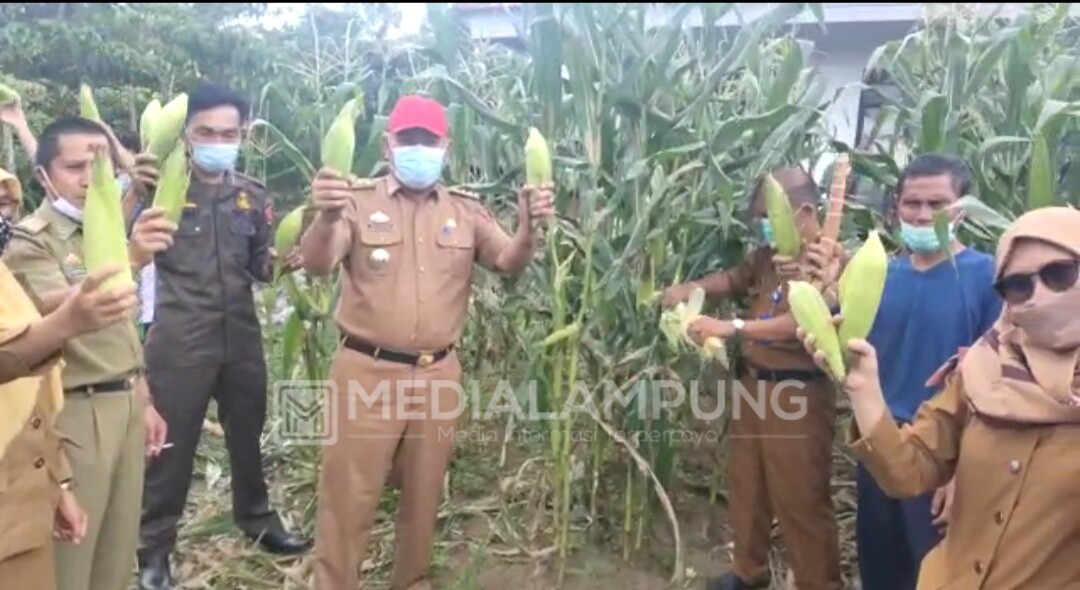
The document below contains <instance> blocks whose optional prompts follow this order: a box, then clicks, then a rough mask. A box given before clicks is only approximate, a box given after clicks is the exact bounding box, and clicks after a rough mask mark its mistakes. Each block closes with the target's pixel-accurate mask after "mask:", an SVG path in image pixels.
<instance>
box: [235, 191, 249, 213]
mask: <svg viewBox="0 0 1080 590" xmlns="http://www.w3.org/2000/svg"><path fill="white" fill-rule="evenodd" d="M236 208H237V209H239V210H241V211H248V210H250V209H251V200H250V199H249V198H248V194H247V193H246V192H244V191H240V194H239V195H236Z"/></svg>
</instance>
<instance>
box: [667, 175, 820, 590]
mask: <svg viewBox="0 0 1080 590" xmlns="http://www.w3.org/2000/svg"><path fill="white" fill-rule="evenodd" d="M773 176H774V177H775V178H776V179H777V181H778V182H779V183H780V184H781V185H782V186H783V187H784V189H785V190H786V191H787V193H788V195H789V197H790V198H791V202H792V207H793V208H794V209H796V225H797V226H798V227H799V229H800V233H801V236H802V238H803V241H804V242H812V241H815V240H817V237H818V235H819V234H820V230H821V228H820V226H819V224H818V221H817V215H816V206H815V205H816V203H817V202H818V191H817V187H816V186H815V184H814V181H813V179H812V178H811V177H810V176H809V175H808V174H807V173H806V172H805V171H803V170H802V169H799V168H782V169H779V170H777V171H775V172H773ZM753 195H754V198H753V200H752V205H751V212H752V214H753V215H754V217H755V218H757V219H759V220H761V223H762V233H763V236H762V239H763V241H764V242H765V243H769V242H771V241H772V234H771V229H770V226H769V224H768V219H767V217H766V215H767V213H766V211H765V203H764V195H763V193H762V191H761V183H760V182H759V184H758V187H757V189H756V190H755V191H754V193H753ZM790 264H791V261H788V260H786V259H782V258H780V257H779V256H777V255H776V254H775V252H774V250H773V249H772V248H771V247H769V246H762V247H759V248H756V249H754V250H752V251H751V252H750V253H749V254H748V255H747V257H746V259H745V260H744V261H743V262H742V263H741V264H739V265H738V266H737V267H735V268H733V269H729V270H723V271H719V272H716V273H713V274H711V275H708V276H706V277H703V278H701V279H699V280H696V281H691V282H690V283H686V284H680V285H674V286H672V287H669V288H668V289H666V290H665V292H664V297H663V303H664V304H665V305H674V304H675V303H677V302H679V301H684V300H686V299H687V297H688V296H689V294H690V290H691V289H692V288H693V287H694V286H695V285H697V286H700V287H701V288H702V289H703V290H704V291H705V293H706V295H707V296H709V297H714V298H715V297H726V298H733V297H742V296H746V297H747V298H748V317H749V318H751V319H747V320H742V319H734V320H719V319H715V318H708V317H705V318H700V319H699V320H698V321H697V322H695V323H694V324H692V325H691V326H690V335H691V336H692V337H693V338H694V339H695V340H696V341H698V342H704V341H705V340H706V339H707V338H709V337H712V336H717V337H720V338H722V339H726V340H730V339H739V340H740V350H741V353H742V354H741V358H739V359H738V360H737V361H736V376H737V378H738V382H739V384H740V385H741V387H742V388H743V389H741V390H740V389H736V390H735V391H733V392H732V394H731V396H730V398H731V399H730V401H729V402H728V404H729V405H728V407H729V408H730V409H731V411H732V419H731V425H730V430H729V433H730V436H729V439H728V445H729V447H728V465H727V469H728V486H729V497H730V505H731V510H730V511H729V512H728V515H729V518H730V519H731V528H732V535H733V537H734V538H733V540H734V545H735V549H734V560H733V562H732V567H731V571H730V572H728V573H727V574H726V575H724V576H723V577H720V578H717V579H714V580H710V581H709V582H708V583H707V584H708V585H707V587H708V588H709V589H710V590H740V589H743V588H768V587H769V582H770V580H769V562H768V553H769V544H770V537H771V530H772V520H773V515H774V514H775V515H776V517H777V518H778V519H779V521H780V531H781V534H782V536H783V539H784V542H785V544H786V545H787V548H788V552H789V554H790V555H791V566H792V570H793V571H794V574H795V580H796V583H797V585H798V587H799V588H800V590H821V589H839V588H840V587H841V579H840V550H839V532H838V527H837V524H836V520H835V516H834V509H833V503H832V497H831V493H830V487H829V486H830V476H831V474H832V441H833V435H834V432H835V418H836V406H835V395H836V394H835V390H834V387H833V386H832V384H831V383H830V382H829V380H828V379H827V378H826V376H825V374H824V373H822V372H821V371H820V370H818V369H817V367H815V366H814V361H813V359H812V358H811V357H810V355H808V354H807V353H806V351H805V350H804V349H803V347H802V346H801V344H800V343H799V341H798V340H797V339H796V337H795V329H796V324H795V320H794V319H793V317H792V316H791V314H790V311H789V309H788V305H787V301H786V291H787V290H786V289H785V288H784V285H785V284H786V281H785V280H784V279H783V278H782V277H781V275H780V273H779V271H778V267H780V266H781V265H790ZM759 384H760V385H763V387H761V386H759ZM747 396H749V398H750V399H751V400H753V402H747V401H746V398H747ZM774 400H775V401H774ZM752 403H758V404H761V406H762V408H763V409H762V410H761V411H760V412H759V411H758V410H757V409H755V408H754V406H753V405H752ZM800 412H802V413H800Z"/></svg>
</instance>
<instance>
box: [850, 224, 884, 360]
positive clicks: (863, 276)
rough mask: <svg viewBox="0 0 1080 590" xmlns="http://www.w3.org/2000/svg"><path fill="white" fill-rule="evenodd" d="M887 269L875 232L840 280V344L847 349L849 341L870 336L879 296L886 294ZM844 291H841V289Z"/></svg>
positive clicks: (852, 258)
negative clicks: (841, 319)
mask: <svg viewBox="0 0 1080 590" xmlns="http://www.w3.org/2000/svg"><path fill="white" fill-rule="evenodd" d="M888 270H889V255H888V254H887V253H886V252H885V246H884V245H883V244H882V243H881V237H880V236H879V235H878V232H877V231H871V232H870V236H869V237H868V238H867V240H866V242H865V243H863V245H862V247H861V248H859V250H858V251H857V252H856V253H855V255H854V256H852V257H851V261H849V262H848V265H847V267H846V268H845V269H844V273H843V275H841V278H840V284H841V289H842V292H841V293H840V301H841V303H840V315H841V317H842V318H843V321H842V322H841V324H840V335H839V336H840V345H841V346H842V347H843V348H845V349H846V348H847V345H848V342H850V341H851V340H852V339H863V338H866V336H867V335H868V334H869V333H870V328H872V327H873V325H874V318H875V317H877V310H878V306H880V305H881V296H882V293H884V291H885V276H886V274H887V273H888ZM845 287H846V288H847V290H846V291H843V289H844V288H845Z"/></svg>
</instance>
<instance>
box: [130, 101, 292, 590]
mask: <svg viewBox="0 0 1080 590" xmlns="http://www.w3.org/2000/svg"><path fill="white" fill-rule="evenodd" d="M247 119H248V104H247V102H246V101H245V100H244V99H243V98H241V97H240V96H238V95H237V94H235V93H234V92H232V91H231V90H229V89H226V88H221V87H218V86H212V85H204V86H200V87H199V88H198V89H196V90H195V91H194V92H192V93H191V94H190V95H189V99H188V114H187V123H186V125H185V131H184V133H185V138H186V141H187V143H188V145H189V146H190V148H191V149H190V154H191V164H192V166H191V167H192V178H191V187H190V189H189V190H188V193H187V203H186V204H185V205H184V210H183V216H182V217H181V220H180V222H179V227H178V229H177V231H176V233H175V236H174V240H175V241H174V247H173V248H170V249H169V250H168V251H167V252H164V253H162V254H161V255H159V256H157V257H156V259H155V261H154V263H155V267H156V274H157V280H156V283H157V290H156V303H155V308H154V322H153V324H152V326H151V328H150V330H149V332H148V334H147V337H146V360H147V378H148V379H149V383H150V390H151V391H152V392H153V396H154V403H155V405H156V407H157V408H158V411H159V412H160V413H161V415H162V417H164V418H165V420H166V422H168V424H169V434H170V439H171V442H173V443H174V445H175V446H174V448H172V449H171V450H169V451H166V452H165V453H162V454H161V456H160V457H158V458H157V459H154V460H152V461H150V462H149V463H148V466H147V472H146V488H145V493H144V499H143V515H142V526H141V535H140V537H141V538H140V548H139V555H138V558H139V559H138V561H139V570H140V573H139V586H140V588H142V589H147V590H149V589H153V590H161V589H167V588H169V587H170V585H171V576H170V572H169V559H168V556H169V553H170V552H171V550H172V549H173V547H174V546H175V543H176V531H177V523H178V521H179V520H180V517H181V515H182V514H183V511H184V505H185V502H186V499H187V494H188V489H189V487H190V484H191V475H192V470H193V467H194V460H195V448H196V446H197V444H198V441H199V435H200V433H201V430H202V424H203V420H204V418H205V415H206V410H207V406H208V404H209V402H210V398H213V399H214V400H216V401H217V405H218V415H219V417H220V420H221V424H222V426H223V427H224V430H225V442H226V445H227V446H228V450H229V463H230V466H231V470H232V494H233V517H234V518H235V520H236V522H237V524H238V526H239V527H240V529H241V530H242V531H243V532H244V533H245V534H246V535H247V536H248V537H249V538H251V539H258V540H259V541H260V543H261V544H262V545H263V547H264V548H266V549H267V550H269V551H271V552H274V553H279V554H298V553H302V552H304V551H306V550H308V549H309V548H310V546H311V542H310V541H309V540H306V539H301V538H298V537H296V536H294V535H292V534H290V533H288V532H287V531H286V530H285V528H284V526H283V524H282V522H281V520H280V517H279V516H278V514H277V513H276V512H275V511H274V510H272V509H271V508H270V505H269V499H268V497H267V486H266V481H265V479H264V475H263V469H262V458H261V449H260V440H259V439H260V435H261V433H262V429H263V424H264V422H265V419H266V389H267V375H266V361H265V358H264V356H263V346H262V335H261V328H260V325H259V320H258V316H257V315H256V312H255V304H254V296H253V294H252V283H253V282H255V281H263V282H265V281H268V280H269V279H270V277H271V259H272V251H271V250H270V244H271V240H272V234H271V228H270V222H271V219H272V216H273V212H272V211H273V210H272V206H271V201H270V198H269V195H268V194H267V192H266V188H265V186H264V185H263V184H262V183H260V182H259V181H257V180H255V179H252V178H250V177H248V176H244V175H242V174H239V173H237V172H234V170H233V169H234V166H235V164H236V158H237V153H238V149H239V147H240V142H241V141H242V139H243V129H244V126H245V124H246V122H247Z"/></svg>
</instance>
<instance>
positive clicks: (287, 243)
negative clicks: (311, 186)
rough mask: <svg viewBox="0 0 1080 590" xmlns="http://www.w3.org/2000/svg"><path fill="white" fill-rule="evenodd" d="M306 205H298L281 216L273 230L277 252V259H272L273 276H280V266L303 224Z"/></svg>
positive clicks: (294, 242) (294, 243)
mask: <svg viewBox="0 0 1080 590" xmlns="http://www.w3.org/2000/svg"><path fill="white" fill-rule="evenodd" d="M306 210H307V205H300V206H299V207H297V208H295V209H293V210H292V211H290V212H289V214H288V215H286V216H285V217H284V218H282V220H281V223H279V224H278V227H277V231H275V232H274V250H275V251H276V252H277V256H278V257H277V260H276V261H274V277H275V278H277V277H280V276H281V267H282V265H283V264H284V260H285V257H286V256H288V255H289V252H291V251H292V249H293V247H294V246H295V245H296V241H297V240H298V239H299V238H300V230H301V228H303V225H304V211H306Z"/></svg>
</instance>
